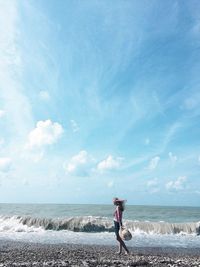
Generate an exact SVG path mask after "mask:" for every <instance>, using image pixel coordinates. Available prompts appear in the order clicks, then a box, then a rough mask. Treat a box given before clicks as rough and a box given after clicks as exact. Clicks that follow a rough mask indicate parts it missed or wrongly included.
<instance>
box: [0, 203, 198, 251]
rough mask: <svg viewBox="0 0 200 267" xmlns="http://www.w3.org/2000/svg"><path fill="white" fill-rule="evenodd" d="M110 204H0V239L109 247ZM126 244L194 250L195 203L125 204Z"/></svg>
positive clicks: (111, 239) (112, 242)
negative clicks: (182, 204)
mask: <svg viewBox="0 0 200 267" xmlns="http://www.w3.org/2000/svg"><path fill="white" fill-rule="evenodd" d="M113 212H114V206H112V205H72V204H0V240H5V239H7V240H15V241H16V240H20V241H27V242H42V243H79V244H108V245H115V244H116V241H115V235H114V228H113ZM123 224H124V226H125V227H127V228H128V229H129V230H130V231H131V233H132V235H133V239H132V240H131V241H129V243H128V244H129V246H138V247H143V246H146V247H147V246H150V247H152V246H154V247H157V246H160V247H165V246H170V247H188V248H189V247H190V248H193V247H195V248H200V207H161V206H131V205H127V206H126V209H125V212H124V216H123Z"/></svg>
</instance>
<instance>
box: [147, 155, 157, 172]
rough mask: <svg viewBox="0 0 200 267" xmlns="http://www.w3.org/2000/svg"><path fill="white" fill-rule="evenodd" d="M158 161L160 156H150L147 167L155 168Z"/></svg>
mask: <svg viewBox="0 0 200 267" xmlns="http://www.w3.org/2000/svg"><path fill="white" fill-rule="evenodd" d="M159 161H160V157H158V156H156V157H154V158H152V159H151V161H150V163H149V167H148V168H149V169H150V170H154V169H156V167H157V166H158V163H159Z"/></svg>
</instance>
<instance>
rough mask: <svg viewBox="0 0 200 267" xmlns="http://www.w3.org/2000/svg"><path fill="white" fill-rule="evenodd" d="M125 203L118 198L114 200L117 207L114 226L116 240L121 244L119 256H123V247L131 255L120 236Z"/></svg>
mask: <svg viewBox="0 0 200 267" xmlns="http://www.w3.org/2000/svg"><path fill="white" fill-rule="evenodd" d="M124 203H125V200H122V199H119V198H117V197H115V198H113V204H114V205H115V206H116V209H115V212H114V226H115V234H116V239H117V241H118V242H119V251H118V252H117V253H118V254H121V252H122V247H123V248H124V249H125V251H126V254H129V250H128V249H127V247H126V245H125V243H124V241H123V240H122V239H121V237H120V235H119V230H120V228H121V227H122V214H123V211H124Z"/></svg>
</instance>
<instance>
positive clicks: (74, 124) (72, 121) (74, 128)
mask: <svg viewBox="0 0 200 267" xmlns="http://www.w3.org/2000/svg"><path fill="white" fill-rule="evenodd" d="M70 123H71V127H72V130H73V132H74V133H76V132H78V131H79V130H80V128H79V126H78V123H77V122H76V121H75V120H70Z"/></svg>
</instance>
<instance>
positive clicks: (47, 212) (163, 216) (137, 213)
mask: <svg viewBox="0 0 200 267" xmlns="http://www.w3.org/2000/svg"><path fill="white" fill-rule="evenodd" d="M113 211H114V207H113V206H112V205H84V204H83V205H78V204H0V215H10V216H13V215H19V216H24V215H30V216H38V217H39V216H41V217H46V218H56V217H59V218H64V217H74V216H101V217H107V218H112V216H113ZM124 219H128V220H139V221H154V222H157V221H165V222H195V221H197V222H198V221H200V207H167V206H133V205H127V206H126V210H125V212H124Z"/></svg>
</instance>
